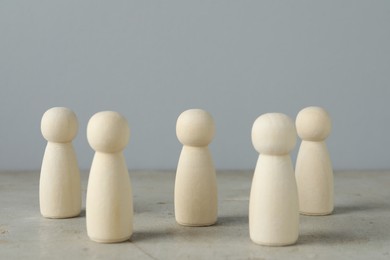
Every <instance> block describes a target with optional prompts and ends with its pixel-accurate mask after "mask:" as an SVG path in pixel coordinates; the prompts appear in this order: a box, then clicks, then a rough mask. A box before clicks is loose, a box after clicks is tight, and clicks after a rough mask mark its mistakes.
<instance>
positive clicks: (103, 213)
mask: <svg viewBox="0 0 390 260" xmlns="http://www.w3.org/2000/svg"><path fill="white" fill-rule="evenodd" d="M129 136H130V130H129V127H128V124H127V121H126V119H125V118H124V117H123V116H121V115H120V114H118V113H116V112H111V111H104V112H99V113H96V114H95V115H94V116H92V117H91V119H90V120H89V122H88V128H87V137H88V142H89V144H90V146H91V147H92V148H93V149H94V150H95V151H96V153H95V156H94V158H93V162H92V166H91V171H90V175H89V180H88V189H87V204H86V221H87V233H88V236H89V238H90V239H91V240H93V241H96V242H100V243H115V242H122V241H126V240H129V239H130V237H131V235H132V233H133V199H132V191H131V183H130V177H129V173H128V169H127V165H126V161H125V158H124V156H123V153H122V151H123V149H124V148H125V147H126V145H127V143H128V141H129Z"/></svg>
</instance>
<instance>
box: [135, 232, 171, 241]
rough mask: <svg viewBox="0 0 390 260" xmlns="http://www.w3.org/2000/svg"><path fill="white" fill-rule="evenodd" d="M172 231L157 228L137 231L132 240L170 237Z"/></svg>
mask: <svg viewBox="0 0 390 260" xmlns="http://www.w3.org/2000/svg"><path fill="white" fill-rule="evenodd" d="M170 234H171V232H170V231H169V230H156V231H137V232H134V234H133V235H132V237H131V239H130V241H131V242H142V241H145V240H153V239H157V240H158V239H161V238H166V237H169V236H170Z"/></svg>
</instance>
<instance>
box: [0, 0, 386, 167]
mask: <svg viewBox="0 0 390 260" xmlns="http://www.w3.org/2000/svg"><path fill="white" fill-rule="evenodd" d="M0 88H1V100H0V116H1V127H0V137H1V141H0V142H1V143H0V153H1V154H0V169H15V170H17V169H39V168H40V164H41V160H42V155H43V152H44V148H45V145H46V142H45V140H44V139H43V138H42V136H41V133H40V119H41V116H42V114H43V113H44V112H45V110H46V109H48V108H50V107H52V106H67V107H70V108H72V109H73V110H74V111H75V112H76V113H77V115H78V117H79V121H80V130H79V135H78V137H77V139H76V140H75V141H74V145H75V148H76V151H77V154H78V158H79V164H80V166H81V168H83V169H88V168H89V167H90V163H91V160H92V157H93V151H92V150H91V149H90V147H89V145H88V143H87V141H86V136H85V132H86V125H87V122H88V119H89V117H90V116H91V115H93V114H94V113H95V112H97V111H101V110H116V111H119V112H120V113H122V114H123V115H125V116H126V117H127V119H128V121H129V123H130V126H131V130H132V135H131V141H130V144H129V146H128V147H127V149H126V151H125V155H126V159H127V163H128V166H129V168H130V169H160V168H161V169H174V168H175V167H176V164H177V160H178V156H179V153H180V149H181V145H180V143H179V142H178V141H177V139H176V135H175V123H176V118H177V116H178V115H179V114H180V113H181V112H182V111H183V110H185V109H188V108H195V107H197V108H204V109H206V110H208V111H209V112H210V113H212V114H213V116H214V118H215V121H216V127H217V134H216V138H215V140H214V142H213V143H212V145H211V149H212V153H213V155H214V160H215V164H216V167H217V168H220V169H249V168H253V167H254V166H255V163H256V160H257V156H258V155H257V153H256V152H255V150H254V149H253V147H252V144H251V140H250V130H251V127H252V123H253V121H254V120H255V119H256V117H257V116H259V115H260V114H262V113H266V112H284V113H286V114H288V115H289V116H291V117H295V116H296V114H297V112H298V111H299V110H300V109H301V108H303V107H305V106H308V105H319V106H323V107H325V108H326V109H327V110H328V111H329V113H330V114H331V115H332V117H333V124H334V127H333V133H332V135H331V136H330V138H329V139H328V147H329V150H330V153H331V157H332V159H333V163H334V168H336V169H384V168H390V137H389V135H390V105H389V102H390V101H389V100H390V1H338V0H337V1H137V2H132V1H17V0H15V1H0ZM296 152H297V149H296V150H295V151H294V153H293V158H295V155H296Z"/></svg>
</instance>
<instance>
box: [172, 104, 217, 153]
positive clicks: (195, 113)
mask: <svg viewBox="0 0 390 260" xmlns="http://www.w3.org/2000/svg"><path fill="white" fill-rule="evenodd" d="M214 133H215V125H214V120H213V117H212V116H211V115H210V114H209V113H208V112H206V111H204V110H202V109H189V110H186V111H184V112H183V113H181V115H180V116H179V117H178V119H177V123H176V135H177V138H178V139H179V141H180V142H181V143H182V144H183V145H188V146H198V147H202V146H207V145H208V144H209V143H211V141H212V139H213V137H214Z"/></svg>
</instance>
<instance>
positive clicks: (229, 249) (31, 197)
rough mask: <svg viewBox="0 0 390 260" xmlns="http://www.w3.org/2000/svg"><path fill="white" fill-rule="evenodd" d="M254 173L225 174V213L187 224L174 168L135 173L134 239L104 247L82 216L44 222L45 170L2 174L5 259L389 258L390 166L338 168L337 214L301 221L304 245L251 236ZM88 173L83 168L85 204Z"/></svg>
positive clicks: (0, 255) (0, 247)
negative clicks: (181, 219)
mask: <svg viewBox="0 0 390 260" xmlns="http://www.w3.org/2000/svg"><path fill="white" fill-rule="evenodd" d="M252 175H253V172H252V171H218V172H217V176H218V195H219V218H218V223H217V224H216V225H215V226H211V227H197V228H195V227H182V226H179V225H178V224H176V222H175V219H174V215H173V212H174V209H173V189H174V180H175V173H174V171H130V178H131V181H132V187H133V196H134V234H133V237H132V241H128V242H125V243H119V244H98V243H95V242H92V241H90V240H89V238H88V237H87V233H86V227H85V210H83V211H82V214H81V216H80V217H77V218H70V219H62V220H58V219H45V218H43V217H41V215H40V212H39V201H38V184H39V172H37V171H35V172H32V171H30V172H5V171H2V172H0V259H26V258H29V259H90V258H91V259H92V258H93V259H283V258H286V259H305V258H309V259H310V258H312V259H332V258H333V259H390V171H373V172H369V171H342V172H335V212H334V214H333V215H330V216H323V217H309V216H301V218H300V237H299V240H298V243H297V244H296V245H293V246H288V247H264V246H259V245H256V244H254V243H252V242H251V240H250V238H249V233H248V202H249V201H248V197H249V192H250V185H251V181H252ZM87 179H88V173H87V172H82V186H83V209H85V192H86V187H87Z"/></svg>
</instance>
